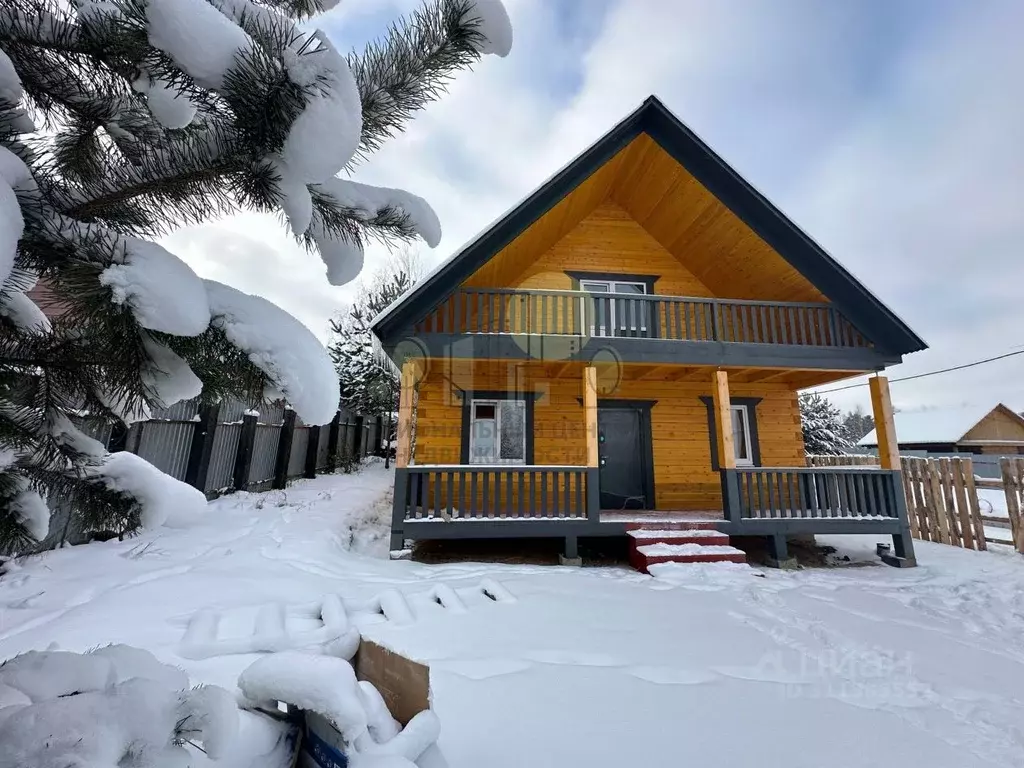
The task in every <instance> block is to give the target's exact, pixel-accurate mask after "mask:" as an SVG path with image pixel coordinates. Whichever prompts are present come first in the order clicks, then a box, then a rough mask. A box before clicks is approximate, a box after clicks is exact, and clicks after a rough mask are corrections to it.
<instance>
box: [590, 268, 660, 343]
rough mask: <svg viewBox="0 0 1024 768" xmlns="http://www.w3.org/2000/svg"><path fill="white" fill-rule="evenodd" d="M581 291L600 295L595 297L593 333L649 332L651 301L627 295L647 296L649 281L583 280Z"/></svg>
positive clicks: (597, 334) (591, 328)
mask: <svg viewBox="0 0 1024 768" xmlns="http://www.w3.org/2000/svg"><path fill="white" fill-rule="evenodd" d="M580 290H582V291H586V292H587V293H593V294H597V295H596V296H595V297H594V298H593V299H592V301H593V306H594V311H593V315H592V317H591V322H590V335H591V336H624V335H628V336H634V335H643V334H644V332H646V330H647V328H648V325H649V324H648V322H647V319H648V318H647V315H648V314H649V307H648V306H647V303H646V302H644V301H637V300H630V299H628V298H626V297H628V296H643V295H645V294H646V293H647V285H646V284H645V283H639V282H633V281H629V280H580ZM602 294H614V296H611V295H609V296H603V295H602ZM584 316H587V315H586V314H585V315H584Z"/></svg>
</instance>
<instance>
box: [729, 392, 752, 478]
mask: <svg viewBox="0 0 1024 768" xmlns="http://www.w3.org/2000/svg"><path fill="white" fill-rule="evenodd" d="M731 411H732V443H733V449H734V451H735V452H736V466H737V467H752V466H754V453H753V451H752V450H751V445H750V414H749V413H748V412H747V406H745V405H733V406H731Z"/></svg>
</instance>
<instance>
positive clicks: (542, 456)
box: [416, 361, 805, 510]
mask: <svg viewBox="0 0 1024 768" xmlns="http://www.w3.org/2000/svg"><path fill="white" fill-rule="evenodd" d="M483 363H485V361H476V365H475V366H473V368H472V369H466V370H464V371H462V372H461V374H460V375H458V376H452V375H451V373H450V372H444V371H441V370H440V368H439V367H432V368H431V369H429V370H428V373H427V374H426V376H425V377H424V379H423V381H422V382H421V383H420V387H419V403H418V409H417V414H416V463H417V464H458V463H459V462H460V459H461V456H460V450H461V435H462V401H461V399H459V398H458V397H457V396H456V395H455V393H454V390H453V387H452V381H453V379H455V380H457V381H458V384H459V386H460V387H461V388H463V389H478V390H505V389H516V388H519V389H525V390H527V391H539V392H541V393H542V395H541V397H539V398H538V399H537V400H536V404H535V406H534V430H535V435H534V463H535V464H540V465H544V464H548V465H577V466H583V465H585V464H586V458H587V457H586V439H585V430H584V414H583V406H582V405H581V404H580V399H579V398H581V397H582V395H583V380H582V375H581V374H580V369H578V368H575V367H574V368H573V369H572V371H571V373H567V375H565V376H562V377H560V378H551V379H543V378H541V377H518V378H517V377H516V376H515V375H510V374H509V373H508V368H507V367H503V364H502V363H501V362H500V361H495V363H494V366H493V367H490V368H487V367H484V365H483ZM706 378H707V381H706V382H705V381H703V380H701V381H689V382H669V381H654V380H652V381H630V380H627V381H623V382H621V383H620V384H619V385H618V387H617V389H616V391H615V392H614V393H609V392H606V391H602V392H601V393H600V396H601V397H602V398H607V397H617V398H622V399H630V400H657V401H658V402H657V404H656V405H655V406H654V407H653V408H652V410H651V431H652V438H653V443H654V445H653V447H654V464H655V468H654V480H655V492H656V499H657V500H656V505H657V508H658V509H664V510H700V509H708V510H717V509H721V504H722V502H721V482H720V477H719V474H718V473H717V472H715V471H713V470H712V469H711V442H710V437H709V434H708V421H707V419H708V416H707V407H706V406H705V405H704V403H703V402H701V400H700V397H701V396H702V395H704V396H706V395H710V394H711V369H710V368H709V369H708V371H707V377H706ZM517 381H518V382H519V383H516V382H517ZM730 393H731V394H732V396H733V397H756V398H761V402H760V403H759V404H758V405H757V408H756V415H757V425H758V436H759V443H760V451H761V464H762V466H769V467H771V466H775V467H787V466H788V467H795V466H801V465H802V464H803V463H804V461H805V459H804V447H803V438H802V435H801V431H800V412H799V407H798V405H797V397H796V392H795V391H793V390H792V389H790V388H789V387H787V386H786V385H784V384H774V383H763V384H732V383H731V382H730Z"/></svg>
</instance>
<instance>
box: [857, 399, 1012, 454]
mask: <svg viewBox="0 0 1024 768" xmlns="http://www.w3.org/2000/svg"><path fill="white" fill-rule="evenodd" d="M895 423H896V433H897V434H898V435H899V447H900V450H901V451H906V452H915V453H919V452H924V453H926V454H936V455H950V454H956V453H972V454H976V455H978V454H989V455H994V456H1017V455H1021V454H1024V418H1022V417H1021V415H1020V414H1018V413H1016V412H1014V411H1013V410H1012V409H1010V408H1008V407H1007V406H1005V405H1003V404H1002V403H997V404H996V405H995V407H992V408H989V407H988V406H961V407H954V408H930V409H927V410H923V411H908V412H900V413H897V414H896V415H895ZM857 444H858V445H860V446H861V447H864V448H877V447H878V433H877V431H876V430H872V431H871V432H869V433H868V434H867V435H865V436H864V437H863V438H862V439H861V440H860V442H858V443H857Z"/></svg>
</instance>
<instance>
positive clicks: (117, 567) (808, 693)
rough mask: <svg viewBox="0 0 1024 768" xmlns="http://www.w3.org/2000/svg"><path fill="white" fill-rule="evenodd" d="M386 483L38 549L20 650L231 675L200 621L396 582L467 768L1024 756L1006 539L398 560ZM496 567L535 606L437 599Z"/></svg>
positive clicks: (361, 483)
mask: <svg viewBox="0 0 1024 768" xmlns="http://www.w3.org/2000/svg"><path fill="white" fill-rule="evenodd" d="M390 482H391V474H390V473H388V472H386V471H384V470H383V468H382V467H380V466H379V465H374V466H370V467H368V468H367V469H365V470H364V471H363V472H361V473H359V474H356V475H342V476H336V477H331V476H326V477H321V478H318V479H316V480H311V481H303V482H301V483H297V484H296V485H295V486H293V487H292V488H289V489H288V490H287V491H283V492H281V491H278V492H271V493H267V494H262V495H256V494H236V495H233V496H228V497H225V498H223V499H220V500H218V501H216V502H214V503H212V504H211V505H210V507H209V517H208V520H207V521H206V522H205V523H204V524H202V525H200V526H199V527H195V528H190V529H187V530H170V529H161V530H158V531H154V532H149V533H145V534H143V535H141V536H139V537H137V538H134V539H132V540H130V541H126V542H116V541H115V542H108V543H105V544H92V545H89V546H85V547H78V548H72V549H66V550H63V551H60V552H55V553H51V554H48V555H45V556H42V557H37V558H33V559H31V560H30V561H28V562H27V563H24V564H23V566H22V567H21V568H20V569H19V570H16V571H15V572H13V573H10V574H8V575H5V576H4V577H3V578H2V579H0V659H2V658H7V657H9V656H11V655H14V654H16V653H19V652H21V651H25V650H28V649H33V648H35V649H43V648H46V647H47V646H48V645H50V644H51V643H54V642H55V643H57V644H59V646H60V647H61V648H64V649H68V650H85V649H88V648H91V647H95V646H97V645H101V644H106V643H110V642H124V643H130V644H134V645H138V646H141V647H144V648H148V649H150V650H152V651H153V652H154V653H155V654H156V655H157V656H158V657H159V658H160V659H161V660H164V661H167V662H171V663H174V664H177V665H179V666H181V667H183V668H185V669H186V670H187V671H188V672H189V674H190V675H191V677H192V679H193V681H197V680H198V681H208V682H214V683H219V684H221V685H226V686H230V687H233V686H234V681H235V678H236V677H237V674H238V672H239V671H240V670H241V669H242V668H244V667H245V666H246V665H247V664H248V663H249V662H251V661H252V658H253V657H252V656H222V657H217V658H212V659H201V660H190V659H186V658H183V657H182V656H181V655H179V650H180V647H179V643H180V641H181V639H182V636H183V633H184V631H185V627H186V624H187V620H188V618H189V617H190V615H191V614H192V613H193V612H194V611H196V610H198V609H202V608H212V609H238V608H240V607H253V606H258V605H261V604H266V603H268V602H271V601H277V602H282V603H309V602H314V601H316V600H319V599H320V598H321V597H322V596H324V595H325V594H330V593H333V594H338V595H340V596H341V597H342V598H344V599H345V600H346V601H349V600H351V601H353V602H354V601H362V600H372V598H374V597H375V596H377V595H379V594H381V593H382V592H385V591H387V590H397V591H399V592H400V593H402V594H403V595H405V596H406V597H407V598H409V604H410V605H411V616H407V617H405V618H406V621H404V622H401V621H387V620H384V619H383V618H382V617H379V616H378V617H376V619H375V621H369V620H368V621H366V622H365V623H364V626H363V630H364V634H365V635H366V636H369V637H372V638H374V639H377V640H379V641H381V642H384V643H387V644H389V645H391V646H392V647H394V648H395V649H396V650H399V651H401V652H403V653H406V654H407V655H410V656H412V657H414V658H417V659H419V660H421V661H424V662H427V663H429V664H430V667H431V684H432V688H433V697H434V707H435V709H436V711H437V714H438V715H439V716H440V718H441V723H442V735H441V742H440V743H441V746H442V748H443V749H444V751H445V754H446V756H447V757H448V760H449V761H450V763H451V765H452V766H453V768H479V766H488V768H503V767H505V766H507V767H508V768H520V767H521V766H523V765H531V766H538V768H540V767H542V766H559V767H564V766H576V765H579V766H584V765H586V766H594V767H603V766H609V767H611V766H622V765H644V766H649V767H651V768H657V767H658V766H666V767H668V766H680V765H694V766H704V765H715V766H750V765H764V766H783V765H784V766H787V767H792V768H797V767H800V766H806V767H807V768H810V767H811V766H814V767H815V768H817V767H818V766H822V765H829V764H835V765H843V766H877V765H882V764H904V765H927V766H929V768H946V767H947V766H948V767H949V768H954V767H955V768H960V767H961V766H965V765H969V766H972V767H973V766H978V767H980V766H1020V765H1021V764H1022V763H1021V761H1022V755H1024V726H1022V723H1024V696H1022V692H1021V691H1022V689H1021V685H1020V683H1021V681H1022V680H1024V642H1022V638H1024V558H1021V557H1020V556H1018V555H1015V554H1012V553H1011V552H1010V551H1009V550H1008V549H1007V548H1003V547H994V548H993V550H992V551H989V552H973V551H966V550H961V549H957V548H953V547H947V546H942V545H938V544H927V543H922V542H918V543H917V551H918V557H919V560H920V561H921V563H922V565H921V567H919V568H916V569H907V570H898V569H892V568H887V567H884V566H875V565H868V564H864V563H874V562H876V560H875V558H874V556H873V552H872V550H873V547H874V542H875V537H865V538H863V539H857V538H853V539H851V538H845V539H844V538H842V537H835V538H833V539H828V540H827V543H830V544H832V545H834V546H838V547H840V549H841V553H842V554H847V555H849V556H850V557H851V558H852V560H853V562H854V565H851V566H850V567H843V568H836V569H813V570H804V571H799V572H792V573H790V572H780V571H768V570H761V569H755V568H750V567H747V566H740V565H734V564H716V565H706V566H694V565H686V566H657V567H656V568H655V570H656V571H657V573H656V575H655V576H654V577H653V578H651V577H648V576H642V575H640V574H638V573H635V572H633V571H630V570H628V569H626V568H584V569H572V568H556V567H544V566H523V565H519V566H513V565H485V564H478V563H459V564H445V565H425V564H418V563H412V562H391V561H389V560H387V559H386V552H385V550H386V548H387V546H386V536H385V533H386V527H387V519H388V516H389V514H390V509H389V505H388V502H387V499H386V494H387V490H388V488H389V486H390ZM487 579H490V580H492V581H493V582H497V583H498V584H499V585H503V586H504V587H505V588H507V589H508V591H509V592H510V593H511V594H512V595H513V596H514V597H515V601H514V602H513V601H508V600H501V601H492V600H488V599H480V600H469V599H465V600H463V601H462V602H465V610H459V608H461V605H458V604H457V603H458V601H451V600H449V601H448V602H449V603H450V605H449V607H447V608H446V607H444V606H442V605H441V604H439V603H438V602H437V601H435V600H434V599H432V598H431V597H428V595H430V594H432V593H433V591H434V590H435V589H436V587H437V586H439V585H440V586H442V590H441V591H442V592H444V586H445V585H447V586H450V587H452V588H454V589H455V590H457V591H458V594H460V595H463V596H465V595H469V594H472V593H473V591H474V590H475V589H477V588H478V587H479V585H480V584H481V582H482V581H484V580H487ZM494 588H495V587H494V585H493V584H492V586H491V589H492V590H493V589H494ZM445 594H448V593H445ZM442 602H444V600H442ZM393 615H397V614H394V613H393Z"/></svg>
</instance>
